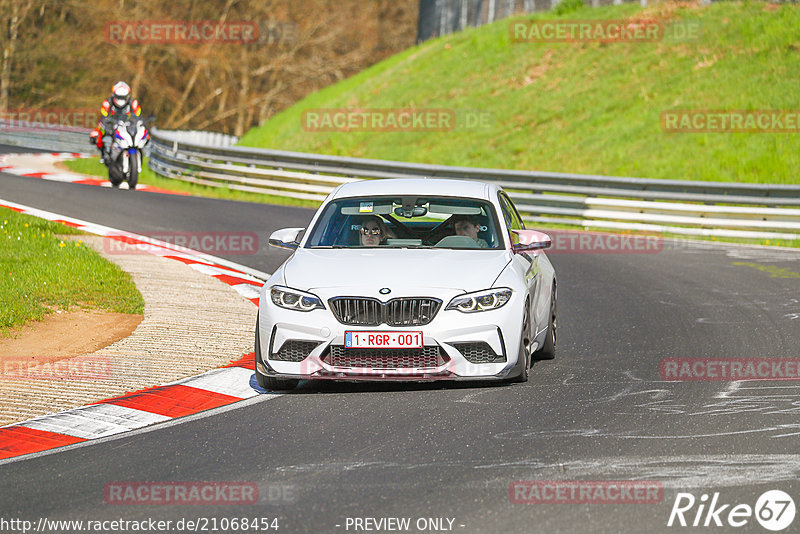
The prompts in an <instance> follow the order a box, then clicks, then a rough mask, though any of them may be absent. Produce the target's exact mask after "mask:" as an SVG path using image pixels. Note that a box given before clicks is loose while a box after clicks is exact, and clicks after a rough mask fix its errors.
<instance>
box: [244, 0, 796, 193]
mask: <svg viewBox="0 0 800 534" xmlns="http://www.w3.org/2000/svg"><path fill="white" fill-rule="evenodd" d="M565 5H566V4H565ZM568 5H575V4H574V3H573V2H569V4H568ZM563 11H568V9H564V8H562V13H560V14H557V13H552V12H551V13H544V14H538V15H535V16H526V17H517V18H514V19H505V20H501V21H498V22H496V23H494V24H492V25H489V26H484V27H481V28H475V29H470V30H468V31H464V32H461V33H458V34H454V35H449V36H445V37H443V38H440V39H436V40H433V41H429V42H427V43H424V44H422V45H420V46H417V47H414V48H411V49H409V50H406V51H405V52H403V53H401V54H398V55H396V56H393V57H391V58H389V59H388V60H385V61H383V62H381V63H379V64H377V65H375V66H373V67H371V68H369V69H367V70H365V71H363V72H361V73H359V74H357V75H355V76H353V77H351V78H349V79H346V80H344V81H342V82H339V83H337V84H335V85H332V86H330V87H328V88H326V89H323V90H321V91H319V92H317V93H314V94H312V95H310V96H308V97H307V98H305V99H304V100H302V101H300V102H299V103H297V104H295V105H294V106H292V107H290V108H288V109H287V110H285V111H283V112H282V113H280V114H278V115H276V116H274V117H273V118H272V119H270V120H268V121H267V122H266V123H264V124H263V125H262V126H260V127H258V128H254V129H252V130H250V131H249V132H248V133H247V134H246V135H245V136H244V137H243V138H242V140H241V145H244V146H254V147H268V148H276V149H287V150H297V151H303V152H319V153H326V154H339V155H348V156H358V157H370V158H381V159H392V160H405V161H413V162H425V163H441V164H449V165H467V166H481V167H498V168H510V169H536V170H544V171H564V172H578V173H598V174H610V175H618V176H640V177H648V178H674V179H694V180H723V181H741V182H764V183H766V182H772V183H800V177H799V176H798V170H799V169H800V134H796V133H683V132H681V133H675V132H671V133H668V132H665V131H664V130H663V129H662V125H661V114H662V112H664V111H668V110H676V109H682V110H687V109H690V110H708V109H713V110H721V109H734V110H742V109H745V110H758V109H777V110H797V109H800V102H798V100H799V99H798V94H799V93H798V85H797V84H798V81H799V80H800V53H798V52H800V31H798V28H800V7H795V6H792V5H780V6H778V5H775V4H766V3H761V2H745V3H739V2H718V3H714V4H712V5H709V6H700V5H697V4H687V3H681V4H678V3H669V4H659V5H655V6H652V7H649V8H644V9H643V8H641V7H639V6H638V4H637V5H633V4H627V5H622V6H608V7H603V8H598V9H592V8H588V7H580V6H579V5H577V6H576V7H575V10H574V11H571V12H567V13H564V12H563ZM555 18H560V19H579V20H586V19H622V18H637V19H638V18H648V19H656V20H659V21H661V22H663V23H664V24H666V27H667V28H671V27H673V28H674V27H675V25H676V24H689V23H691V24H693V25H694V27H696V28H699V30H700V31H699V37H696V38H687V37H681V36H677V35H675V34H674V32H669V31H668V32H667V33H668V35H666V36H665V37H664V38H662V39H659V40H657V41H655V42H641V41H636V42H607V43H601V42H572V43H541V42H539V43H530V42H527V43H512V42H511V38H510V34H509V25H510V24H512V23H514V22H518V21H521V20H532V19H535V20H545V19H555ZM320 108H323V109H327V108H363V109H376V108H380V109H383V108H436V109H442V108H443V109H447V110H452V111H453V112H454V114H455V117H456V121H457V122H456V124H457V126H456V127H455V128H454V129H452V130H450V131H439V132H432V131H417V132H346V131H335V132H317V131H307V130H306V129H304V128H303V124H302V119H303V112H304V111H306V110H313V109H320ZM470 113H477V114H481V116H482V117H483V118H484V119H488V124H484V125H482V126H477V127H475V126H467V125H465V124H463V120H464V118H465V117H466V116H467V115H468V114H470Z"/></svg>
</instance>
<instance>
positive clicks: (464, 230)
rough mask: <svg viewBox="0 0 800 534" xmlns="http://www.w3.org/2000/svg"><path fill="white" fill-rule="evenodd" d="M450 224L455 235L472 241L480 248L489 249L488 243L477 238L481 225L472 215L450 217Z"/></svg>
mask: <svg viewBox="0 0 800 534" xmlns="http://www.w3.org/2000/svg"><path fill="white" fill-rule="evenodd" d="M450 222H451V223H452V226H453V230H455V232H456V235H461V236H465V237H470V238H472V239H474V240H475V242H476V243H477V244H478V246H479V247H480V248H489V243H487V242H486V240H485V239H481V238H480V237H478V232H480V231H481V224H480V221H478V218H477V217H475V216H473V215H453V216H452V217H450Z"/></svg>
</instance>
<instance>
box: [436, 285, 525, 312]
mask: <svg viewBox="0 0 800 534" xmlns="http://www.w3.org/2000/svg"><path fill="white" fill-rule="evenodd" d="M511 293H512V291H511V290H510V289H509V288H507V287H500V288H497V289H484V290H483V291H476V292H474V293H467V294H466V295H459V296H458V297H454V298H453V300H451V301H450V304H448V305H447V308H445V309H446V310H458V311H460V312H464V313H473V312H480V311H487V310H496V309H497V308H502V307H503V306H505V305H506V303H507V302H508V301H509V300H510V299H511Z"/></svg>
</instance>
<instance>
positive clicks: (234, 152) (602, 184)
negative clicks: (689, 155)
mask: <svg viewBox="0 0 800 534" xmlns="http://www.w3.org/2000/svg"><path fill="white" fill-rule="evenodd" d="M149 165H150V168H151V169H152V170H153V171H155V172H156V173H158V174H161V175H162V176H165V177H168V178H174V179H178V180H183V181H187V182H192V183H196V184H201V185H206V186H211V187H223V188H228V189H234V190H239V191H249V192H255V193H265V194H270V195H277V196H284V197H292V198H301V199H307V200H314V201H322V200H323V199H324V198H325V196H326V195H327V194H328V193H329V192H330V191H332V190H333V189H334V188H335V187H336V186H337V185H339V184H342V183H346V182H351V181H356V180H359V179H370V178H372V179H381V178H418V177H421V176H426V177H439V178H460V179H467V180H480V181H490V182H496V183H498V184H500V185H501V186H502V187H504V188H505V189H506V190H507V191H508V192H509V195H510V196H511V197H512V198H513V199H514V202H515V204H516V205H517V208H518V209H519V211H520V212H521V213H522V214H523V217H524V218H525V219H526V220H528V221H531V222H536V223H550V224H552V223H560V224H570V225H577V226H583V227H594V228H624V229H631V230H644V231H653V232H668V233H674V234H683V235H709V236H720V237H743V238H757V239H765V238H766V239H773V238H775V239H800V209H799V208H798V207H800V186H799V185H775V184H743V183H728V182H699V181H684V180H655V179H647V178H630V177H617V176H598V175H585V174H567V173H553V172H539V171H513V170H502V169H481V168H472V167H452V166H445V165H425V164H419V163H403V162H396V161H384V160H374V159H361V158H350V157H341V156H328V155H320V154H306V153H301V152H287V151H282V150H268V149H256V148H246V147H236V146H229V143H228V144H226V145H222V144H217V145H215V144H213V143H198V142H193V141H191V140H189V138H188V137H187V135H186V134H185V133H183V132H169V131H161V130H153V131H152V146H151V156H150V160H149Z"/></svg>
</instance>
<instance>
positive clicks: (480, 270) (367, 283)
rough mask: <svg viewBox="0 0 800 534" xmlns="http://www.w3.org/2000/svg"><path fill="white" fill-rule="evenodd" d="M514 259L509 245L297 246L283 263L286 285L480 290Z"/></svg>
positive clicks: (492, 281)
mask: <svg viewBox="0 0 800 534" xmlns="http://www.w3.org/2000/svg"><path fill="white" fill-rule="evenodd" d="M510 261H511V257H510V253H509V252H508V251H505V250H435V249H298V250H297V251H296V252H295V253H294V255H293V256H292V257H291V258H290V259H289V260H288V261H287V262H286V264H285V265H284V268H283V269H284V273H283V274H284V279H285V281H286V285H288V286H289V287H294V288H297V289H303V290H307V291H313V290H314V289H324V288H341V287H350V288H354V287H363V288H364V289H365V290H367V291H370V292H371V291H372V290H377V289H378V288H382V287H388V288H392V289H395V288H398V289H399V288H414V287H417V288H421V287H426V288H447V289H456V290H460V291H477V290H480V289H485V288H488V287H492V284H493V283H494V281H495V280H496V279H497V277H498V276H499V275H500V273H501V272H502V271H503V269H504V268H505V266H506V265H508V263H509V262H510Z"/></svg>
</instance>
